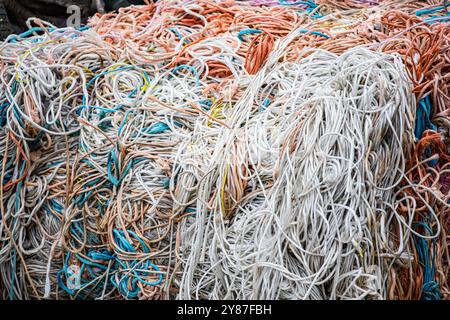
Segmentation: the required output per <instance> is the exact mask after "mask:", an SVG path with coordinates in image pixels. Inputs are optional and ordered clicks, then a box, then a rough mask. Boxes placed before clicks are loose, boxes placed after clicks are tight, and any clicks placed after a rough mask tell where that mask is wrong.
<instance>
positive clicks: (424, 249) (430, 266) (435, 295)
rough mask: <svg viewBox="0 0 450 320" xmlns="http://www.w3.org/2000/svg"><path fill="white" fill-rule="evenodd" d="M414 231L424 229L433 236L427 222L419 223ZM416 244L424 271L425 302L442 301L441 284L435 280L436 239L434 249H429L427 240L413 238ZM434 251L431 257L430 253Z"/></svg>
mask: <svg viewBox="0 0 450 320" xmlns="http://www.w3.org/2000/svg"><path fill="white" fill-rule="evenodd" d="M413 227H414V229H415V230H416V231H417V229H418V228H419V227H422V228H424V230H425V231H426V232H427V233H428V234H430V235H431V234H433V231H432V230H431V228H430V227H429V226H428V225H427V224H426V223H425V222H418V223H415V224H414V226H413ZM413 239H414V244H415V246H416V250H417V254H418V255H419V261H420V264H421V266H422V270H423V289H422V299H423V300H440V299H441V298H442V294H441V291H440V289H439V283H438V282H437V281H435V280H434V274H435V271H436V268H435V258H436V239H432V240H431V242H432V248H429V247H428V242H427V240H426V239H424V238H421V237H418V236H416V235H414V236H413ZM430 249H431V250H432V254H431V256H430V254H429V251H430Z"/></svg>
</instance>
